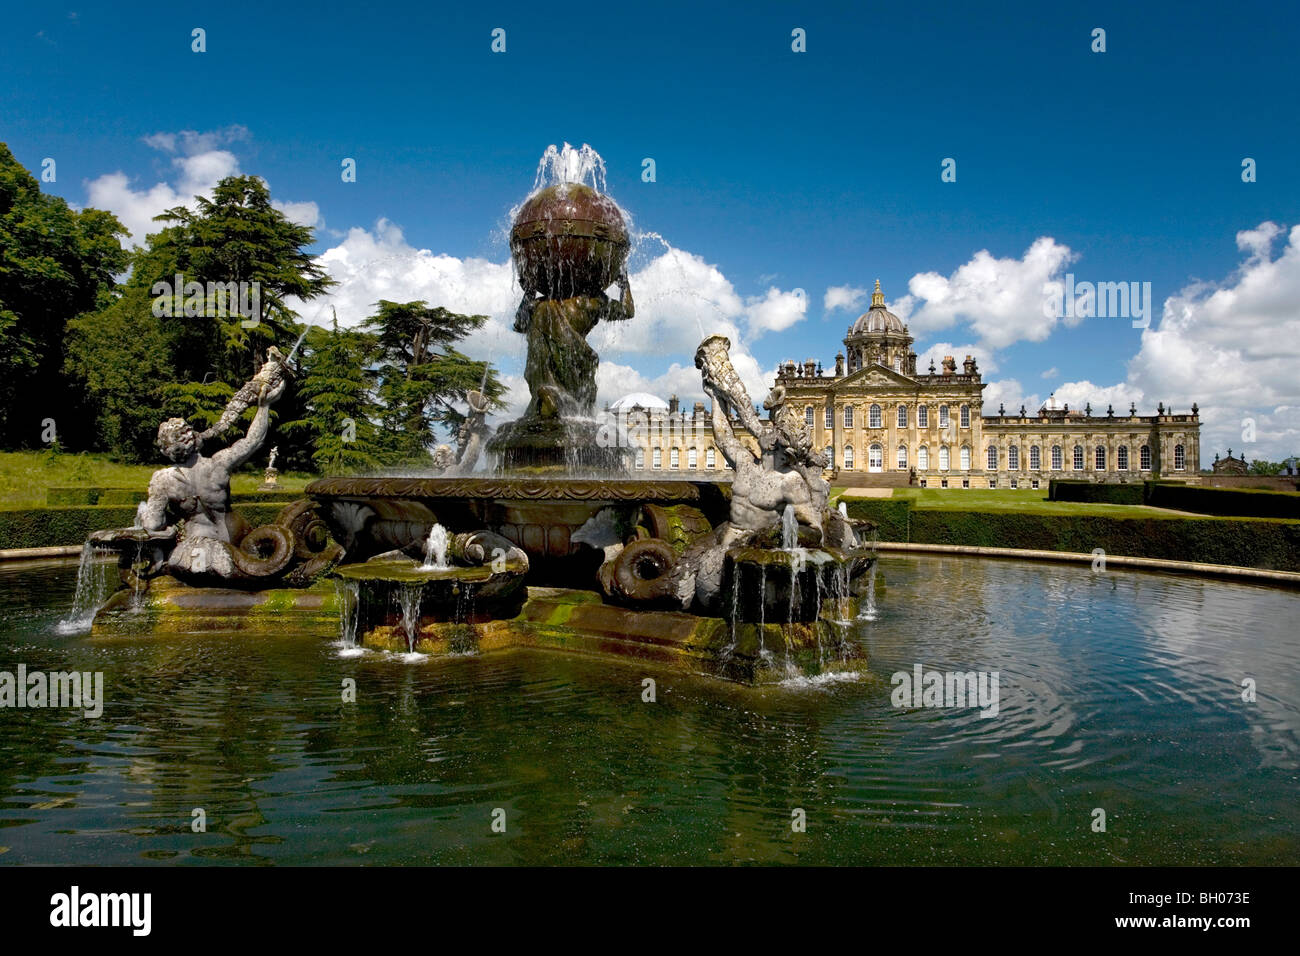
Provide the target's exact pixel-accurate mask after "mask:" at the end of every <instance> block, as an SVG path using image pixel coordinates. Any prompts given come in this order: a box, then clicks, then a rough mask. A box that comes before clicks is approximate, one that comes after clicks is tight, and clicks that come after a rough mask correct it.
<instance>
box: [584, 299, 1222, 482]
mask: <svg viewBox="0 0 1300 956" xmlns="http://www.w3.org/2000/svg"><path fill="white" fill-rule="evenodd" d="M912 342H913V339H912V336H911V335H910V334H909V333H908V330H907V326H906V325H905V324H904V323H903V321H902V320H901V319H899V317H898V316H896V315H894V314H893V313H892V312H890V311H888V310H887V309H886V308H885V297H884V294H883V293H882V292H881V291H880V283H879V281H877V282H876V289H875V292H874V293H873V294H872V297H871V308H870V309H868V310H867V311H866V312H865V313H863V314H862V315H861V316H859V317H858V319H857V320H856V321H855V322H854V323H853V324H852V325H851V326H850V327H849V329H848V334H847V335H846V336H845V338H844V351H843V352H841V353H839V354H837V355H836V356H835V366H834V372H833V373H830V374H827V373H826V372H824V371H823V369H822V366H821V364H820V363H819V362H818V361H816V360H815V359H808V360H806V361H805V362H803V363H802V364H799V363H796V362H793V361H786V362H784V363H782V365H781V367H780V369H779V372H778V375H777V377H776V382H775V385H777V386H780V387H782V388H784V389H785V400H786V402H787V403H788V404H790V405H792V406H794V407H795V408H800V407H802V408H803V411H804V420H805V421H806V422H807V424H808V426H809V428H810V429H811V430H812V433H813V444H814V447H817V448H825V449H827V450H828V454H829V457H830V460H831V467H830V469H829V477H831V478H833V480H834V481H835V482H836V483H837V484H845V485H852V486H873V485H874V486H883V487H889V486H905V485H908V484H914V485H919V486H921V487H930V488H1038V487H1040V486H1041V487H1044V488H1045V487H1046V482H1047V480H1048V479H1051V478H1074V479H1084V480H1090V481H1108V482H1125V481H1141V480H1143V479H1148V478H1155V477H1166V478H1183V477H1186V478H1188V479H1192V480H1195V479H1196V476H1197V475H1198V473H1199V471H1200V464H1201V463H1200V428H1201V425H1200V417H1199V414H1198V409H1197V406H1196V405H1195V404H1193V405H1192V407H1191V409H1190V411H1189V412H1187V413H1185V414H1177V415H1176V414H1174V412H1173V409H1171V408H1165V406H1164V403H1163V402H1162V403H1161V404H1160V406H1159V407H1158V408H1157V409H1156V413H1155V414H1154V415H1139V414H1138V412H1137V409H1136V408H1135V407H1134V406H1132V405H1130V407H1129V408H1128V409H1127V410H1123V409H1121V410H1118V411H1117V410H1115V409H1114V408H1107V409H1106V410H1105V411H1104V412H1103V411H1100V410H1094V409H1093V408H1092V407H1091V405H1088V406H1085V407H1084V408H1083V409H1071V408H1070V407H1069V406H1068V405H1066V406H1064V407H1062V408H1055V407H1049V406H1043V407H1042V408H1039V409H1038V410H1037V411H1033V412H1030V411H1028V410H1027V409H1025V408H1024V407H1023V406H1022V407H1021V408H1020V409H1017V410H1011V411H1008V410H1007V409H1005V408H1002V407H999V408H998V409H996V410H992V409H985V408H984V400H983V391H984V388H985V384H986V383H985V382H984V381H983V380H982V378H981V375H980V371H979V368H978V367H977V365H976V362H975V360H974V359H973V358H971V357H970V356H966V358H965V361H963V362H962V363H961V368H960V370H958V367H957V363H956V362H955V361H954V359H953V358H952V357H951V356H945V357H944V359H943V362H942V365H941V367H940V368H939V369H937V370H936V369H935V367H934V363H933V362H931V364H930V367H929V369H928V371H926V372H922V373H919V374H918V372H917V369H916V353H915V352H914V351H912ZM608 411H610V412H613V413H615V414H617V415H619V416H620V417H621V418H623V419H624V420H625V421H627V422H628V424H629V426H633V425H635V426H636V427H634V428H632V429H631V434H632V436H633V439H634V446H635V456H636V467H637V470H638V471H639V472H642V473H647V472H648V473H650V474H653V473H655V472H660V473H662V472H665V471H667V472H670V473H671V472H677V473H679V474H680V473H681V472H687V473H690V472H695V473H702V474H701V477H707V476H708V475H709V474H710V473H714V474H716V473H718V472H723V473H725V469H726V462H725V461H724V460H723V458H722V455H721V453H720V452H718V450H717V449H716V448H715V447H714V444H713V432H712V428H711V425H710V421H709V416H708V414H707V412H706V410H705V407H704V405H703V403H699V402H697V403H696V404H695V406H694V409H693V410H692V411H691V412H690V413H689V414H687V413H686V412H685V411H684V410H682V409H680V408H679V407H678V404H677V399H676V398H675V397H674V398H673V399H671V401H670V402H669V403H664V402H663V401H662V400H661V399H658V398H656V397H655V396H651V395H645V394H639V393H638V394H634V395H628V396H626V397H624V398H622V399H620V400H619V401H618V402H616V403H614V404H613V405H612V406H610V407H609V408H608ZM735 425H736V427H737V429H738V431H739V423H735ZM752 447H754V448H757V444H756V443H753V446H752Z"/></svg>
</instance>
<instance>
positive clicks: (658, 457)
mask: <svg viewBox="0 0 1300 956" xmlns="http://www.w3.org/2000/svg"><path fill="white" fill-rule="evenodd" d="M651 461H653V463H654V466H655V467H656V468H662V467H663V466H664V450H663V449H662V448H656V449H655V450H654V451H653V452H652V453H651Z"/></svg>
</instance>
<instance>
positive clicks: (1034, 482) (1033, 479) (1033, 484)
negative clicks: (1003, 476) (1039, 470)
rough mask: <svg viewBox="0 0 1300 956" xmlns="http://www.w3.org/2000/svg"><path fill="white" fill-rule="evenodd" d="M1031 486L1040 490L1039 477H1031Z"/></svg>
mask: <svg viewBox="0 0 1300 956" xmlns="http://www.w3.org/2000/svg"><path fill="white" fill-rule="evenodd" d="M1029 487H1030V488H1033V489H1034V490H1035V491H1037V490H1038V479H1037V478H1031V479H1029Z"/></svg>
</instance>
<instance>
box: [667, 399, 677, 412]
mask: <svg viewBox="0 0 1300 956" xmlns="http://www.w3.org/2000/svg"><path fill="white" fill-rule="evenodd" d="M677 404H678V403H677V396H676V395H670V396H668V414H669V415H676V414H677Z"/></svg>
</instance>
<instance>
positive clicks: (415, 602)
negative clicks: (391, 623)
mask: <svg viewBox="0 0 1300 956" xmlns="http://www.w3.org/2000/svg"><path fill="white" fill-rule="evenodd" d="M423 591H424V588H423V587H421V586H420V585H418V584H417V585H410V584H408V585H404V586H403V587H402V589H401V590H400V591H398V592H397V604H398V606H399V607H400V608H401V610H402V630H403V631H404V632H405V634H406V652H407V653H408V654H414V653H415V639H416V636H417V635H418V634H419V627H420V597H421V595H422V594H423Z"/></svg>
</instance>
